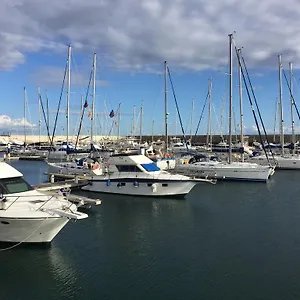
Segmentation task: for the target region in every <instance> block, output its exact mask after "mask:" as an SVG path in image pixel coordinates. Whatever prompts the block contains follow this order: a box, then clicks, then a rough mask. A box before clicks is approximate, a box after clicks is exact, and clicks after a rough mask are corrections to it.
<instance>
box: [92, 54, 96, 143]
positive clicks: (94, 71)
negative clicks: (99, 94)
mask: <svg viewBox="0 0 300 300" xmlns="http://www.w3.org/2000/svg"><path fill="white" fill-rule="evenodd" d="M96 71H97V69H96V53H94V57H93V94H92V116H91V143H93V140H94V128H95V98H96Z"/></svg>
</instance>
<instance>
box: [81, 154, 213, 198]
mask: <svg viewBox="0 0 300 300" xmlns="http://www.w3.org/2000/svg"><path fill="white" fill-rule="evenodd" d="M198 183H214V181H212V180H208V179H192V178H190V177H188V176H183V175H178V174H170V173H168V172H166V171H162V170H161V169H160V168H159V167H157V166H156V165H155V164H154V163H153V161H152V160H151V159H149V158H148V157H146V156H145V155H143V154H130V153H128V154H127V153H122V154H114V155H112V156H111V157H109V158H108V161H107V165H106V168H105V170H104V174H103V175H100V176H93V177H92V178H91V179H90V181H89V184H88V185H86V186H84V187H83V188H82V189H83V190H88V191H92V192H102V193H112V194H123V195H139V196H179V195H181V196H183V195H186V194H188V193H189V192H190V191H191V189H192V188H193V187H194V186H195V185H196V184H198Z"/></svg>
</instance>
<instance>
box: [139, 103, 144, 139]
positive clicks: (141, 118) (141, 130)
mask: <svg viewBox="0 0 300 300" xmlns="http://www.w3.org/2000/svg"><path fill="white" fill-rule="evenodd" d="M142 134H143V100H142V104H141V110H140V144H141V143H142Z"/></svg>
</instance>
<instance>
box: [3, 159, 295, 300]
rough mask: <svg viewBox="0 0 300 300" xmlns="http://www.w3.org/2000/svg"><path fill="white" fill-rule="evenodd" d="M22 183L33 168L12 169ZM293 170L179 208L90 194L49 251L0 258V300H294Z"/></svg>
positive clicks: (230, 186) (223, 188) (194, 198)
mask: <svg viewBox="0 0 300 300" xmlns="http://www.w3.org/2000/svg"><path fill="white" fill-rule="evenodd" d="M13 165H14V166H16V167H17V168H18V169H19V170H20V171H22V172H23V173H24V174H25V178H26V179H27V180H28V181H29V182H30V183H38V182H40V181H43V180H44V179H45V178H44V176H42V175H41V174H42V173H43V172H44V171H45V165H44V163H42V162H21V161H20V162H13ZM299 181H300V171H299V172H297V171H280V172H279V171H278V172H277V174H275V175H274V176H273V179H272V180H271V181H270V182H269V183H268V184H261V183H229V182H227V183H220V182H219V183H218V184H217V185H215V186H213V185H199V186H197V187H195V188H194V189H193V190H192V192H191V193H190V194H189V195H188V196H187V197H186V199H185V200H175V199H174V200H172V199H167V200H165V199H151V198H138V197H119V196H109V195H100V194H98V195H97V196H100V197H101V199H102V200H103V204H102V205H100V206H99V207H95V208H93V209H92V210H89V211H88V213H89V216H90V217H89V218H88V219H87V220H83V221H81V222H77V223H69V224H68V225H67V226H66V227H65V228H64V229H63V231H62V232H61V233H60V234H59V235H58V236H57V237H56V238H55V240H54V241H53V243H52V244H51V246H48V247H47V246H46V247H45V246H30V245H29V246H21V247H17V248H15V249H13V250H11V251H7V252H0V266H1V271H0V274H1V276H0V280H1V284H0V299H1V300H2V299H3V300H4V299H5V300H10V299H13V300H17V299H22V300H23V299H33V300H35V299H43V300H46V299H85V300H86V299H91V300H92V299H146V300H147V299H164V300H168V299H172V300H174V299H228V300H232V299H243V300H244V299H251V300H253V299H263V300H266V299H272V300H274V299H284V300H288V299H299V298H300V185H299Z"/></svg>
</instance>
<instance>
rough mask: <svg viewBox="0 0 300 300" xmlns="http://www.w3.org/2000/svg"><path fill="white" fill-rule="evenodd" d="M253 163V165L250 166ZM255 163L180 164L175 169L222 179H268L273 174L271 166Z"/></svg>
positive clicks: (189, 173) (187, 173)
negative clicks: (255, 165)
mask: <svg viewBox="0 0 300 300" xmlns="http://www.w3.org/2000/svg"><path fill="white" fill-rule="evenodd" d="M249 165H252V167H249ZM253 165H254V164H245V165H242V163H232V164H223V163H217V164H214V163H208V164H206V163H201V162H200V163H194V164H185V165H178V166H177V167H176V169H175V171H178V172H183V173H184V174H186V175H194V176H197V175H198V176H201V177H206V176H208V177H215V178H217V179H222V180H244V181H267V179H268V178H269V177H270V176H271V175H273V173H274V170H273V169H272V168H271V167H269V166H260V165H257V167H254V166H253Z"/></svg>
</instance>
